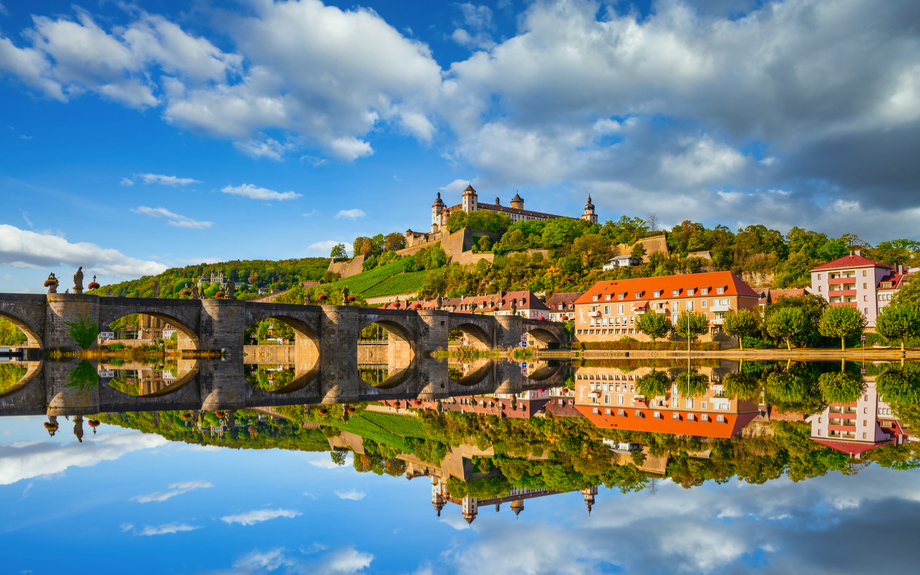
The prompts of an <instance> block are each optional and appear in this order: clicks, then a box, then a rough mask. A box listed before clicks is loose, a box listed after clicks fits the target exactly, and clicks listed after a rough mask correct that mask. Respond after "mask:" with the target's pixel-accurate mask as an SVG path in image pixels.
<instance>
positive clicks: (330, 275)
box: [320, 272, 342, 284]
mask: <svg viewBox="0 0 920 575" xmlns="http://www.w3.org/2000/svg"><path fill="white" fill-rule="evenodd" d="M341 277H342V275H341V274H339V273H338V272H326V273H324V274H323V277H322V279H320V282H321V283H324V284H331V283H332V282H334V281H338V280H339V279H340V278H341Z"/></svg>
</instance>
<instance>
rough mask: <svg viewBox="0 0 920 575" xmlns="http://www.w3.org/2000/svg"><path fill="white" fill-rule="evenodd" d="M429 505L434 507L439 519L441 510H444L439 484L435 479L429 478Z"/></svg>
mask: <svg viewBox="0 0 920 575" xmlns="http://www.w3.org/2000/svg"><path fill="white" fill-rule="evenodd" d="M431 504H432V505H434V509H435V511H436V512H437V514H438V517H440V516H441V510H442V509H444V498H443V497H442V496H441V482H440V481H439V480H438V478H437V477H432V478H431Z"/></svg>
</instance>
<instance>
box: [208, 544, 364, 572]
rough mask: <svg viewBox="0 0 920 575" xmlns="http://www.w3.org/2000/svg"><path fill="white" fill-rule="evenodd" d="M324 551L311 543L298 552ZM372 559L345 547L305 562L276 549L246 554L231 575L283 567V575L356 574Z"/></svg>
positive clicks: (271, 570)
mask: <svg viewBox="0 0 920 575" xmlns="http://www.w3.org/2000/svg"><path fill="white" fill-rule="evenodd" d="M325 550H326V546H324V545H318V544H314V545H313V546H311V548H309V549H307V550H305V551H301V554H302V555H310V554H313V553H316V552H322V551H325ZM311 559H312V558H311ZM373 560H374V556H373V555H371V554H370V553H364V552H362V551H357V550H355V549H353V548H351V547H346V548H343V549H337V550H335V551H330V552H328V553H324V554H322V555H321V556H319V557H318V558H315V559H312V560H311V561H310V562H309V563H308V562H307V561H306V560H305V559H304V558H303V557H299V556H296V555H294V556H288V555H287V554H286V552H285V550H284V549H282V548H278V549H271V550H268V551H258V550H255V551H251V552H249V553H247V554H246V555H244V556H242V557H240V558H239V559H238V560H237V561H236V562H234V564H233V568H234V571H233V572H234V573H240V574H243V573H246V574H249V573H270V572H273V571H277V570H279V569H282V568H284V572H286V573H311V574H313V575H334V574H341V573H357V572H359V571H362V570H364V569H366V568H368V567H370V565H371V563H372V562H373ZM222 573H223V572H222Z"/></svg>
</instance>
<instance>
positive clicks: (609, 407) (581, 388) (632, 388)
mask: <svg viewBox="0 0 920 575" xmlns="http://www.w3.org/2000/svg"><path fill="white" fill-rule="evenodd" d="M721 369H722V368H705V367H704V368H700V369H699V371H700V373H701V374H703V375H706V376H707V377H708V378H709V382H710V383H709V389H708V390H707V392H706V394H705V395H703V396H696V397H688V396H687V394H686V393H684V392H681V385H680V376H679V375H678V377H677V379H676V380H675V381H674V382H673V383H672V385H671V388H670V389H669V390H668V394H667V395H664V396H657V397H645V396H644V395H642V394H640V393H639V392H638V389H637V384H636V381H637V380H638V379H639V378H640V377H642V376H643V375H646V374H647V373H649V372H650V371H652V368H647V367H646V368H638V369H635V370H632V371H629V372H624V371H622V370H619V369H611V368H600V367H597V368H594V367H590V368H584V367H582V368H579V369H578V370H577V371H576V373H575V409H577V410H578V411H580V412H581V413H582V415H584V416H585V417H587V418H588V419H589V420H591V423H593V424H594V425H596V426H598V427H603V428H607V429H625V430H629V431H648V432H654V433H670V434H673V435H692V436H696V437H713V438H723V439H727V438H729V437H732V436H733V435H735V434H736V433H738V432H740V431H741V429H743V428H744V426H746V425H747V424H748V423H750V422H751V421H753V420H754V419H755V418H756V417H757V416H759V415H760V409H759V408H758V406H757V403H756V402H753V401H740V400H737V399H732V398H730V397H726V396H725V395H724V390H723V388H722V384H721V379H722V376H723V375H724V373H723V371H720V370H721Z"/></svg>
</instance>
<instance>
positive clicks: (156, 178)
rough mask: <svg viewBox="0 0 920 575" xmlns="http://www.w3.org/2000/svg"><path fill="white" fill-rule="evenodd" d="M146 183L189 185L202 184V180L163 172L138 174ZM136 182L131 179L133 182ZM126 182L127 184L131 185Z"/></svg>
mask: <svg viewBox="0 0 920 575" xmlns="http://www.w3.org/2000/svg"><path fill="white" fill-rule="evenodd" d="M135 177H137V178H140V179H141V181H143V182H144V183H145V184H162V185H164V186H187V185H189V184H200V183H201V180H193V179H192V178H178V177H176V176H164V175H162V174H136V176H135ZM123 180H124V178H123ZM133 183H134V182H133V181H131V184H133ZM131 184H126V185H131Z"/></svg>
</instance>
